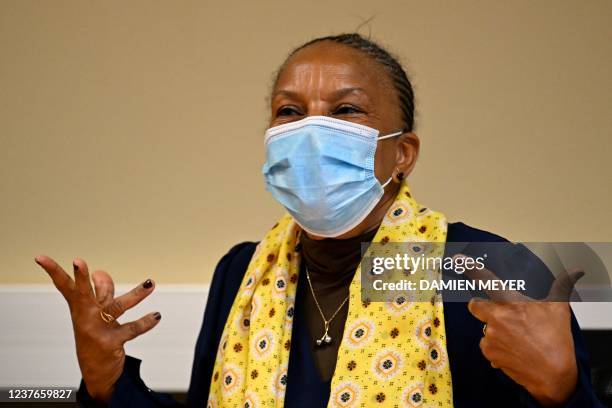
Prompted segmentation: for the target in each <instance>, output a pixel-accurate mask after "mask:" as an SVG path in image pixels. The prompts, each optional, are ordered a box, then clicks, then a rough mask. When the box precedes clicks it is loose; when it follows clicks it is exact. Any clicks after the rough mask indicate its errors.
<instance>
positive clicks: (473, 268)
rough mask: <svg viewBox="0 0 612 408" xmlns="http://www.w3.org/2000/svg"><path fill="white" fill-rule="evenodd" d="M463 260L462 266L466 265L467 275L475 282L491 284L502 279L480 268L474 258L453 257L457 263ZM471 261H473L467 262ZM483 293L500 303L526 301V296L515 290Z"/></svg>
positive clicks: (487, 290) (461, 255) (489, 290)
mask: <svg viewBox="0 0 612 408" xmlns="http://www.w3.org/2000/svg"><path fill="white" fill-rule="evenodd" d="M459 259H461V261H460V262H461V264H462V265H464V268H465V272H464V273H465V275H466V276H467V277H468V278H470V279H471V280H473V281H481V282H484V283H486V282H490V281H498V280H500V278H499V277H498V276H497V275H495V274H494V273H493V272H491V271H490V270H489V269H487V268H484V267H482V268H478V267H477V264H476V262H475V260H474V258H472V257H470V256H467V255H464V254H456V255H454V256H453V260H454V261H455V262H457V260H459ZM469 259H471V260H472V261H471V262H469V261H466V260H469ZM483 291H484V292H485V293H486V294H487V296H489V298H490V299H492V300H498V301H519V300H524V299H525V296H523V295H521V294H520V293H518V292H516V291H513V290H491V289H486V288H485V289H483Z"/></svg>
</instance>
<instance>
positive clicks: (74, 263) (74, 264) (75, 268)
mask: <svg viewBox="0 0 612 408" xmlns="http://www.w3.org/2000/svg"><path fill="white" fill-rule="evenodd" d="M72 266H73V267H74V271H75V272H78V271H79V267H78V265H77V264H76V262H72Z"/></svg>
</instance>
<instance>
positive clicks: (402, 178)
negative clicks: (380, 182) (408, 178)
mask: <svg viewBox="0 0 612 408" xmlns="http://www.w3.org/2000/svg"><path fill="white" fill-rule="evenodd" d="M395 177H397V180H398V181H400V182H401V181H402V180H404V173H403V172H401V171H400V172H398V173H397V174H396V175H395Z"/></svg>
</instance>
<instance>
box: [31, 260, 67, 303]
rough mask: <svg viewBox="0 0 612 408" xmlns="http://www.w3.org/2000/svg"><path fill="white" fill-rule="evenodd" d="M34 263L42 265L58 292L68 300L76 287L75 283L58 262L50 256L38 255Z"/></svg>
mask: <svg viewBox="0 0 612 408" xmlns="http://www.w3.org/2000/svg"><path fill="white" fill-rule="evenodd" d="M34 261H35V262H36V263H37V264H38V265H40V266H41V267H42V268H43V269H44V270H45V271H46V272H47V274H49V276H50V277H51V280H52V281H53V284H54V285H55V287H56V288H57V290H59V292H60V293H61V294H62V295H63V296H64V298H65V299H66V300H68V299H69V298H70V296H71V295H72V292H73V291H74V287H75V284H74V281H73V280H72V278H71V277H70V275H68V274H67V273H66V271H65V270H64V269H63V268H62V267H61V266H59V264H58V263H57V262H55V261H54V260H53V259H52V258H50V257H48V256H45V255H38V256H37V257H36V258H34Z"/></svg>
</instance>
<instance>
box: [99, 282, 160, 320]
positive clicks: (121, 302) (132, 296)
mask: <svg viewBox="0 0 612 408" xmlns="http://www.w3.org/2000/svg"><path fill="white" fill-rule="evenodd" d="M154 289H155V282H153V281H152V280H151V279H147V280H146V281H144V282H143V283H141V284H140V285H138V286H136V287H135V288H134V289H132V290H130V291H129V292H127V293H125V294H123V295H121V296H119V297H117V298H115V299H114V300H113V301H112V302H111V303H110V304H109V305H108V306H106V307H105V308H104V309H105V312H107V313H109V314H111V315H112V316H114V317H115V319H116V318H118V317H119V316H121V315H122V314H123V313H125V311H126V310H128V309H131V308H133V307H134V306H136V305H137V304H138V303H140V302H141V301H142V300H143V299H144V298H146V297H147V296H149V295H150V294H151V292H153V290H154Z"/></svg>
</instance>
